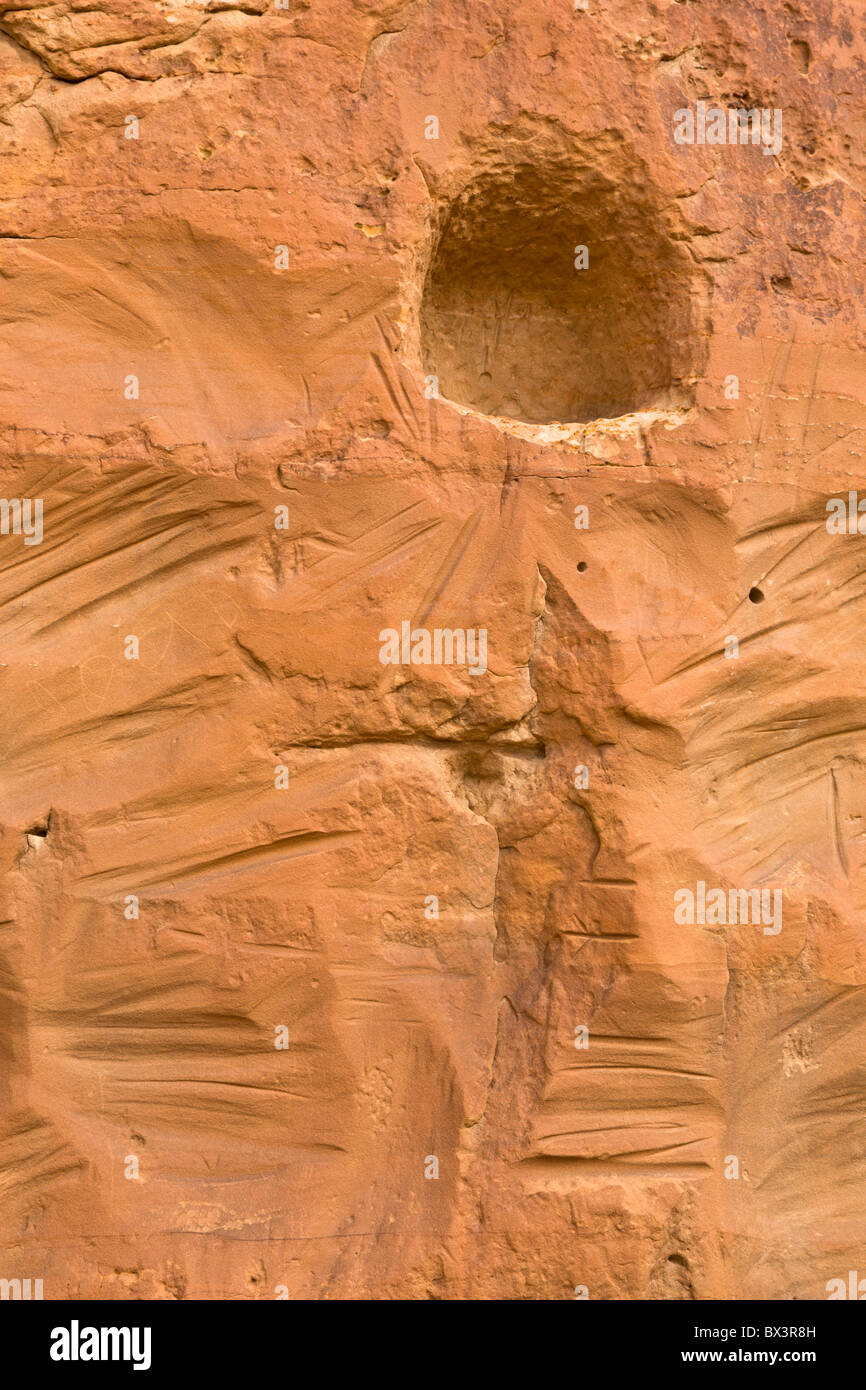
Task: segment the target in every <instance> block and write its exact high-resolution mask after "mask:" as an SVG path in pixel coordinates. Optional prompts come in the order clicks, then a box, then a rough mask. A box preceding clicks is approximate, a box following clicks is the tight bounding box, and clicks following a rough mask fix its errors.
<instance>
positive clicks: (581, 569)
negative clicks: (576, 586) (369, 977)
mask: <svg viewBox="0 0 866 1390" xmlns="http://www.w3.org/2000/svg"><path fill="white" fill-rule="evenodd" d="M585 569H586V561H585V560H581V561H579V563H578V566H577V572H578V574H583V573H584V571H585Z"/></svg>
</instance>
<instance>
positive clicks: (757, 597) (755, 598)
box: [749, 589, 764, 603]
mask: <svg viewBox="0 0 866 1390" xmlns="http://www.w3.org/2000/svg"><path fill="white" fill-rule="evenodd" d="M749 602H750V603H763V602H764V595H763V593H762V591H761V590H760V589H750V590H749Z"/></svg>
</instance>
